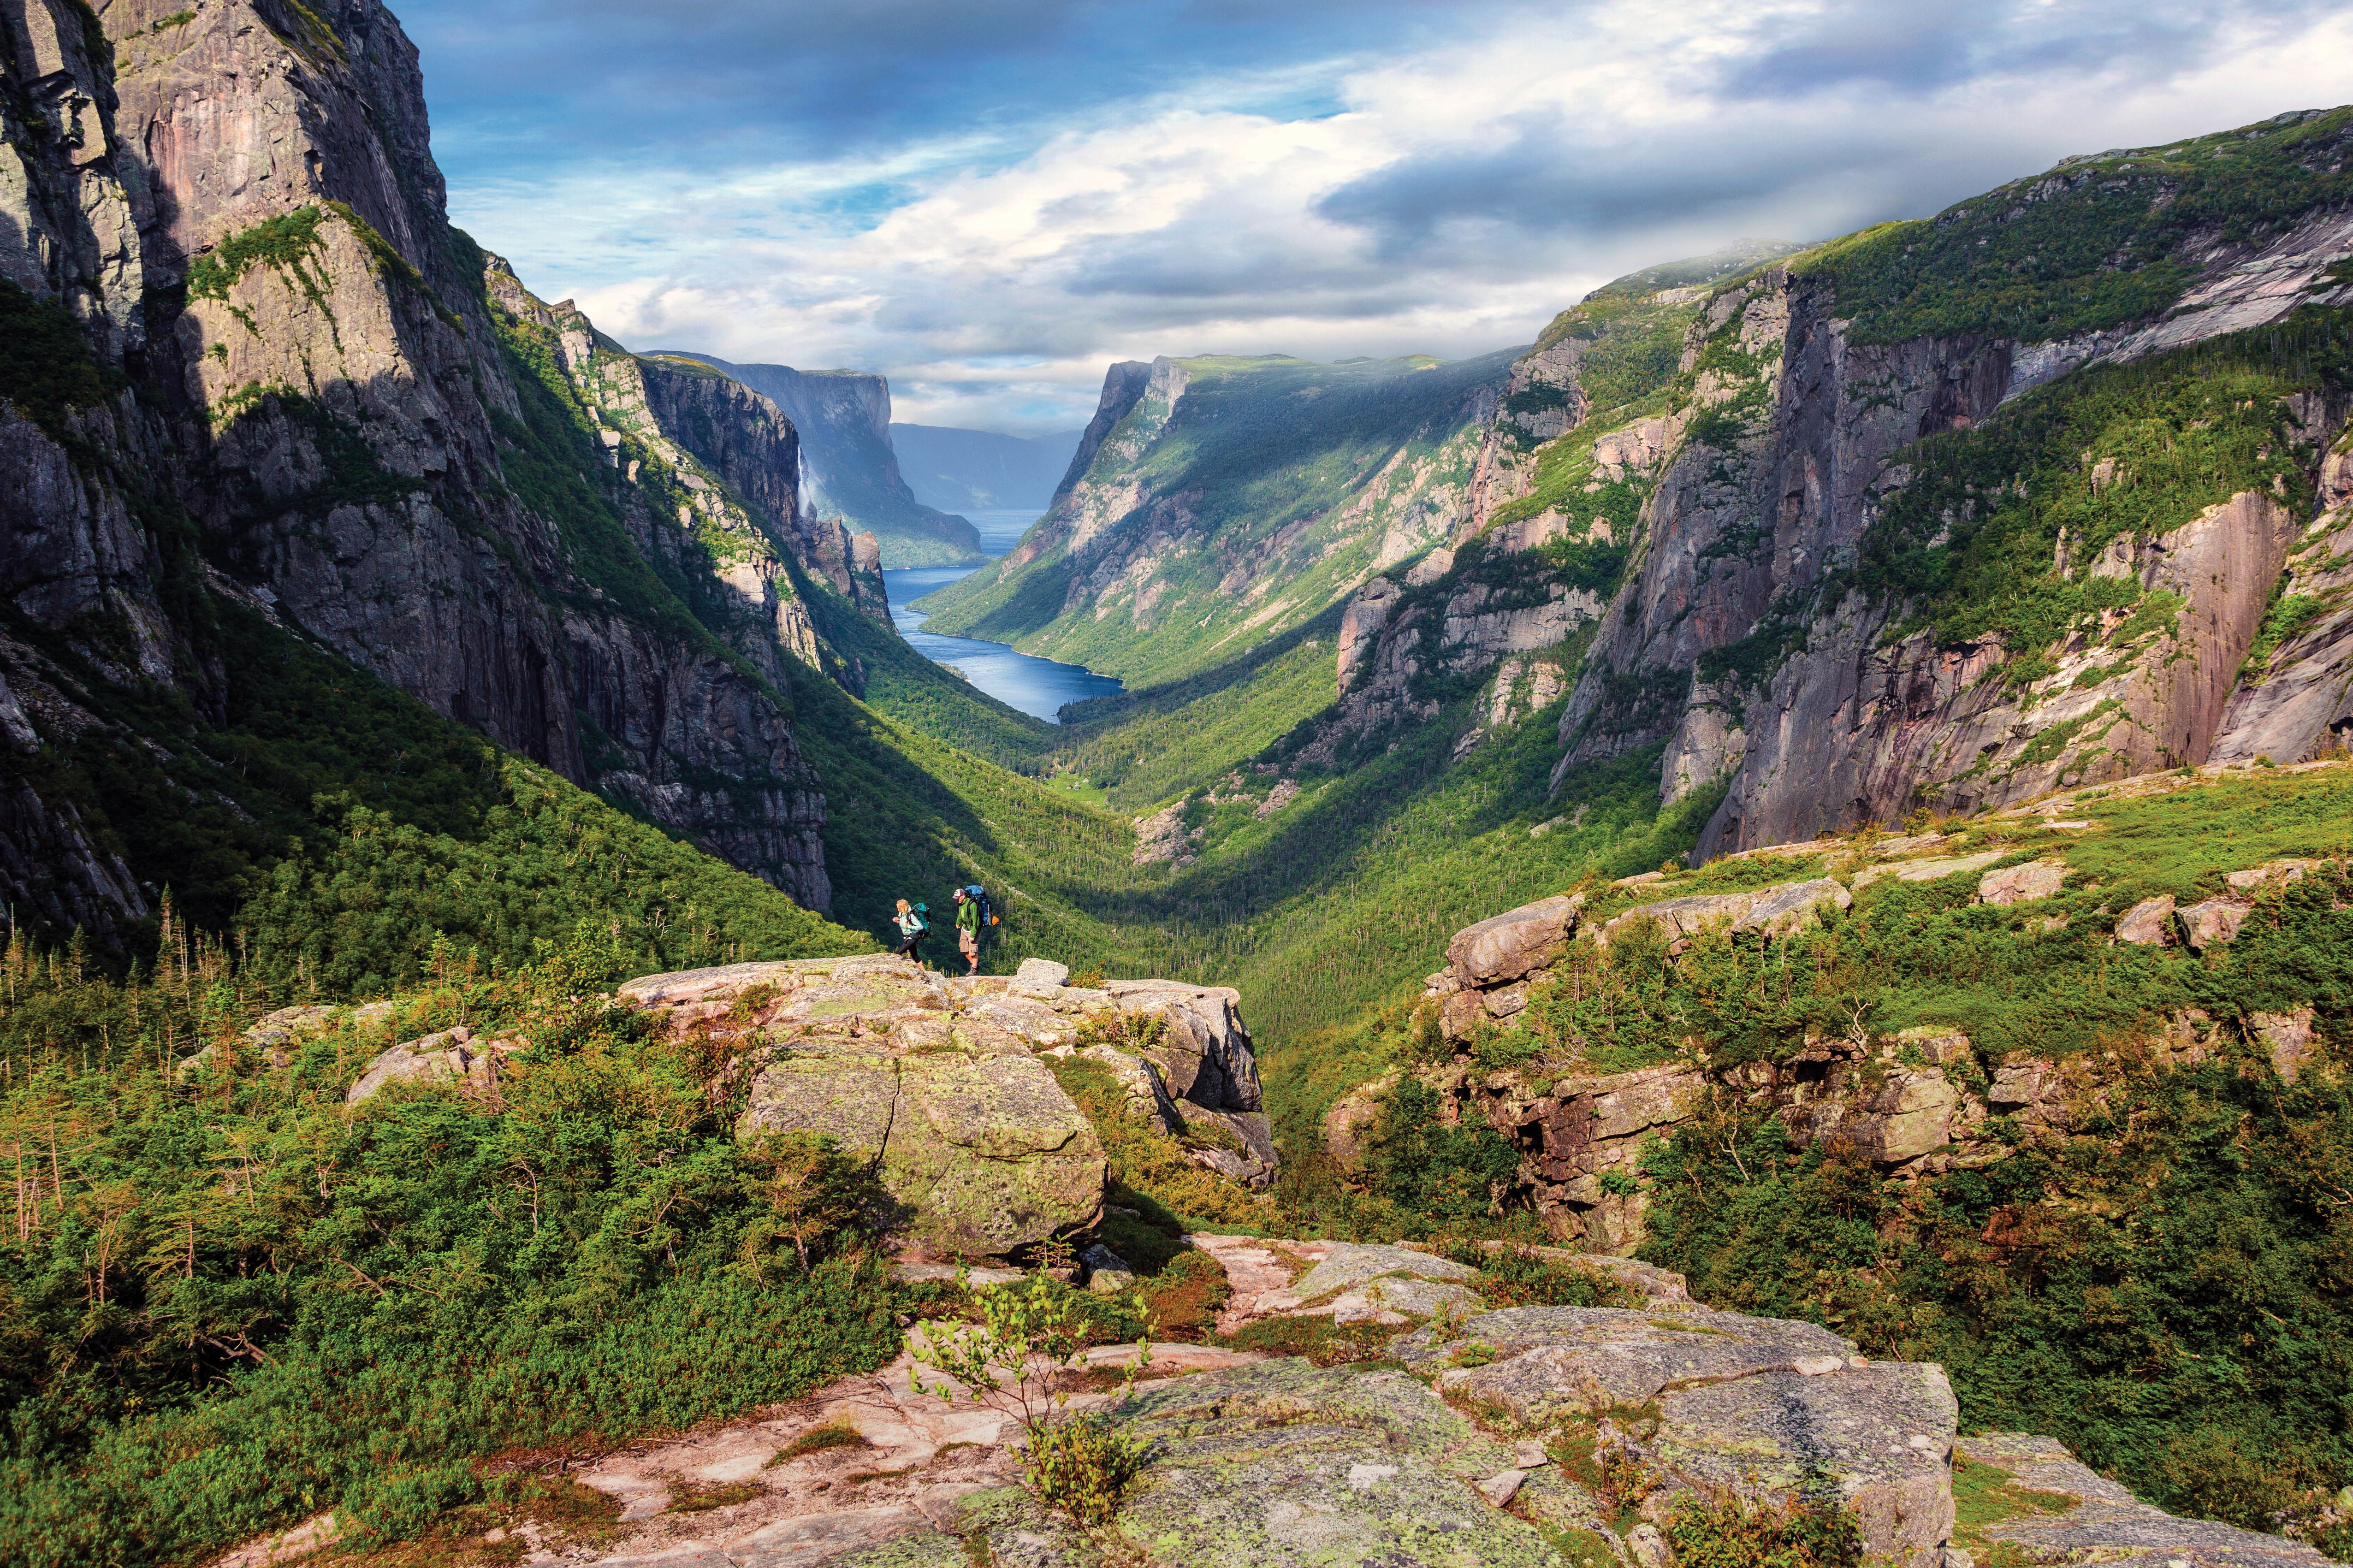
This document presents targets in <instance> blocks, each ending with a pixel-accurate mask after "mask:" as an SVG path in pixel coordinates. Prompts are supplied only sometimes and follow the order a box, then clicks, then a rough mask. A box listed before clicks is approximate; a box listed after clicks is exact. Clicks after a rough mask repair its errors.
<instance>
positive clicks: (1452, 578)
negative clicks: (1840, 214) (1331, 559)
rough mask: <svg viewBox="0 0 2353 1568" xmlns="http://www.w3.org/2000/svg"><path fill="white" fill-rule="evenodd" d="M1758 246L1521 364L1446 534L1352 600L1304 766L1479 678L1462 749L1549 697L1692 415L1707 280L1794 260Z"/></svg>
mask: <svg viewBox="0 0 2353 1568" xmlns="http://www.w3.org/2000/svg"><path fill="white" fill-rule="evenodd" d="M1788 248H1789V247H1786V246H1778V245H1774V244H1769V243H1767V242H1748V243H1745V244H1744V245H1743V246H1741V247H1737V248H1736V249H1733V250H1729V251H1724V252H1719V253H1716V254H1715V255H1711V256H1704V257H1696V258H1691V259H1689V260H1685V261H1680V262H1672V263H1669V264H1667V265H1665V266H1662V267H1654V268H1649V269H1647V270H1645V271H1642V272H1638V273H1634V274H1632V275H1630V276H1629V277H1626V278H1621V279H1618V280H1617V281H1615V282H1613V283H1610V284H1608V285H1605V286H1604V287H1603V288H1601V289H1596V290H1595V291H1594V292H1593V293H1592V294H1591V295H1590V296H1588V298H1587V299H1586V300H1584V301H1583V302H1582V303H1581V304H1579V305H1578V306H1577V307H1576V308H1575V309H1574V310H1567V311H1565V312H1563V313H1562V315H1561V316H1560V318H1559V319H1558V320H1556V321H1554V322H1553V323H1552V325H1551V326H1550V327H1548V328H1546V331H1545V333H1544V335H1543V337H1542V338H1541V339H1540V340H1539V341H1538V342H1537V343H1536V346H1535V348H1534V349H1532V350H1530V351H1529V352H1528V353H1526V354H1525V355H1523V356H1522V357H1521V358H1519V359H1518V360H1517V361H1515V362H1514V363H1513V365H1512V368H1511V371H1510V374H1509V375H1508V376H1507V378H1506V379H1505V381H1504V387H1503V395H1502V397H1501V398H1500V400H1499V401H1498V404H1497V406H1496V409H1495V413H1494V417H1493V420H1492V421H1491V422H1490V423H1489V424H1488V426H1486V427H1485V429H1484V430H1482V432H1481V433H1480V436H1479V444H1478V447H1477V452H1476V456H1475V458H1474V459H1473V461H1472V468H1471V475H1470V481H1469V485H1468V489H1467V497H1466V500H1467V504H1466V505H1465V506H1464V508H1463V509H1462V510H1461V512H1460V513H1459V514H1458V516H1457V517H1456V518H1455V520H1454V524H1453V527H1452V529H1451V531H1450V532H1449V533H1448V534H1447V535H1446V536H1445V538H1444V539H1443V540H1442V541H1439V542H1433V543H1432V545H1431V546H1430V548H1429V550H1428V551H1427V552H1426V553H1424V554H1421V555H1420V556H1419V557H1418V558H1417V559H1414V560H1413V561H1411V562H1410V563H1409V564H1408V565H1407V566H1406V567H1405V569H1404V570H1403V571H1401V572H1392V573H1389V574H1386V575H1383V576H1380V577H1376V578H1375V579H1374V580H1373V581H1372V582H1370V583H1368V584H1366V585H1365V587H1364V588H1363V590H1362V591H1361V592H1360V593H1359V594H1358V595H1356V598H1355V599H1354V600H1353V601H1352V602H1351V603H1350V604H1349V605H1348V608H1347V610H1346V612H1345V616H1344V617H1343V619H1342V623H1341V631H1340V637H1339V660H1338V673H1339V680H1340V692H1341V700H1340V702H1339V704H1338V705H1337V706H1336V707H1335V709H1334V710H1332V711H1331V712H1329V713H1327V714H1324V715H1323V716H1322V717H1321V718H1319V719H1318V720H1317V721H1315V722H1314V725H1313V726H1312V736H1311V738H1310V739H1309V740H1308V741H1307V742H1306V744H1305V746H1304V749H1303V752H1302V753H1301V754H1302V760H1303V761H1305V762H1309V763H1324V764H1325V765H1338V764H1341V763H1345V762H1347V761H1349V760H1350V759H1352V758H1354V757H1358V756H1362V755H1366V754H1368V753H1369V752H1371V751H1374V750H1377V748H1378V747H1380V746H1383V745H1386V744H1388V742H1390V741H1392V740H1393V739H1394V738H1395V736H1396V734H1397V732H1398V729H1399V727H1400V726H1402V725H1405V724H1408V723H1413V722H1424V721H1430V720H1432V719H1435V718H1436V717H1437V716H1438V715H1439V713H1440V711H1441V710H1443V709H1444V707H1445V705H1446V703H1447V701H1448V700H1450V699H1451V698H1454V697H1459V696H1461V694H1462V693H1463V692H1464V691H1465V690H1466V689H1481V688H1482V687H1483V688H1484V689H1483V691H1482V692H1481V695H1482V701H1481V703H1480V704H1479V707H1478V712H1477V715H1476V717H1475V719H1474V721H1473V723H1472V727H1471V728H1470V729H1469V730H1468V731H1465V732H1464V733H1463V735H1462V736H1461V739H1460V741H1459V742H1457V744H1458V751H1457V755H1458V757H1459V756H1460V755H1461V754H1463V753H1465V752H1468V751H1470V750H1471V749H1472V747H1474V746H1476V745H1478V744H1479V743H1480V742H1482V741H1483V740H1485V739H1486V738H1487V737H1488V736H1489V735H1491V734H1493V733H1494V732H1496V731H1500V730H1504V729H1507V728H1509V727H1510V726H1512V725H1514V724H1517V723H1519V722H1522V721H1525V720H1526V719H1527V718H1528V717H1529V716H1530V715H1532V714H1534V713H1535V712H1538V711H1541V710H1545V709H1546V708H1548V707H1550V706H1552V705H1553V704H1554V703H1556V701H1557V700H1559V699H1560V697H1561V695H1562V693H1563V692H1564V691H1566V690H1567V689H1568V686H1569V683H1570V682H1571V681H1572V680H1573V679H1575V678H1576V671H1577V666H1578V660H1579V658H1580V657H1581V656H1582V654H1583V652H1584V650H1585V648H1586V647H1588V644H1589V641H1590V637H1591V632H1590V629H1589V628H1591V626H1593V623H1594V622H1595V621H1596V620H1597V619H1599V617H1600V616H1602V614H1603V612H1604V610H1605V609H1606V608H1607V607H1608V606H1609V604H1610V602H1611V595H1612V594H1613V593H1614V592H1615V590H1616V589H1617V588H1618V586H1619V584H1620V580H1621V579H1622V577H1623V575H1624V573H1625V568H1626V564H1627V562H1628V560H1629V559H1630V548H1631V546H1632V544H1633V542H1634V538H1635V535H1636V532H1637V531H1638V528H1639V526H1640V521H1639V520H1640V516H1641V510H1642V507H1643V505H1644V504H1645V502H1646V501H1647V500H1649V499H1650V497H1651V492H1652V491H1653V490H1654V489H1655V488H1656V484H1657V479H1658V474H1659V470H1660V468H1661V464H1662V459H1663V458H1664V456H1665V454H1666V452H1667V450H1668V449H1669V447H1672V445H1673V443H1674V442H1675V440H1676V439H1678V438H1679V437H1680V434H1681V430H1682V426H1683V423H1685V421H1683V420H1681V419H1678V418H1676V417H1675V416H1673V413H1672V410H1671V408H1670V407H1669V400H1668V394H1667V390H1666V389H1667V385H1668V384H1669V383H1670V382H1671V381H1672V379H1673V377H1674V375H1675V373H1676V369H1677V367H1678V365H1679V363H1681V358H1682V354H1683V339H1684V337H1685V336H1686V334H1687V332H1688V330H1689V328H1690V326H1691V324H1692V322H1694V321H1696V320H1697V319H1698V316H1699V313H1700V310H1701V307H1702V303H1703V301H1704V300H1705V299H1706V296H1707V287H1706V286H1707V284H1708V283H1710V282H1712V281H1714V280H1716V279H1722V278H1725V277H1727V276H1732V275H1736V274H1738V273H1740V272H1742V271H1745V270H1747V269H1748V268H1752V267H1754V266H1756V265H1757V263H1758V262H1760V261H1761V260H1764V259H1767V258H1770V257H1772V256H1776V255H1779V254H1784V253H1786V252H1787V251H1788Z"/></svg>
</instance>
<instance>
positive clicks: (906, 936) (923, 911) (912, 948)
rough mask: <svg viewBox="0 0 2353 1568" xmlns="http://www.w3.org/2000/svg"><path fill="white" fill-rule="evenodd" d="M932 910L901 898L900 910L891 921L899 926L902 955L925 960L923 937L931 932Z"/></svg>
mask: <svg viewBox="0 0 2353 1568" xmlns="http://www.w3.org/2000/svg"><path fill="white" fill-rule="evenodd" d="M931 912H932V911H931V910H929V909H928V908H926V907H925V906H923V905H922V904H915V905H912V906H911V905H909V904H908V902H907V900H904V899H901V900H899V912H898V913H897V914H895V915H893V916H892V917H891V923H892V924H893V925H895V926H897V927H898V928H899V949H898V952H899V956H900V957H902V958H912V959H913V960H914V961H915V962H916V963H923V938H925V937H926V936H928V935H930V934H931V930H932V921H931Z"/></svg>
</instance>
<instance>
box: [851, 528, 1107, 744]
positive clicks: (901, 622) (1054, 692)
mask: <svg viewBox="0 0 2353 1568" xmlns="http://www.w3.org/2000/svg"><path fill="white" fill-rule="evenodd" d="M964 515H965V517H966V518H968V519H970V520H971V521H972V526H973V527H974V529H976V531H978V532H979V534H980V548H981V552H982V553H983V554H985V555H987V557H988V558H989V559H990V560H992V561H993V560H995V559H997V557H998V556H1000V555H1003V554H1005V553H1006V552H1008V551H1009V550H1011V549H1012V548H1013V547H1014V545H1015V544H1017V543H1018V542H1020V539H1021V535H1022V533H1023V532H1024V531H1026V530H1027V529H1028V528H1029V525H1030V524H1031V523H1033V522H1035V521H1038V513H1036V512H1034V511H967V512H965V514H964ZM974 570H975V568H973V567H970V566H914V567H908V568H906V569H904V570H902V571H898V572H885V573H883V574H882V586H883V590H884V592H886V593H887V594H889V595H890V596H891V624H892V626H897V627H898V628H899V635H900V636H902V637H905V638H906V639H907V646H908V647H912V648H913V649H914V650H915V651H916V652H917V653H920V654H922V655H923V657H924V658H928V659H930V660H931V661H932V662H933V663H934V664H944V665H945V666H947V667H948V668H951V669H955V670H959V671H961V672H962V673H963V675H964V677H965V679H967V680H969V681H971V682H972V683H973V684H974V685H975V686H976V687H978V688H979V689H981V690H983V691H986V692H987V693H988V694H989V695H990V696H991V697H994V698H996V699H997V700H998V701H999V702H1002V703H1005V704H1006V705H1007V706H1008V707H1013V708H1018V709H1019V710H1021V711H1023V712H1024V713H1031V714H1035V715H1036V716H1037V717H1039V718H1040V719H1043V720H1045V721H1047V722H1048V723H1050V724H1059V723H1060V722H1061V717H1060V715H1061V711H1062V704H1064V703H1065V702H1082V701H1084V700H1086V699H1088V698H1090V697H1107V696H1109V695H1110V694H1111V693H1113V692H1114V691H1117V690H1120V689H1122V688H1121V684H1120V682H1119V681H1118V680H1117V679H1114V678H1113V677H1112V676H1108V675H1097V674H1096V673H1095V672H1094V671H1093V670H1091V669H1087V668H1083V667H1082V666H1080V665H1075V664H1057V663H1056V662H1055V661H1054V660H1052V659H1050V658H1037V657H1036V656H1035V655H1032V654H1026V653H1017V652H1015V651H1014V650H1013V649H1012V648H1009V647H1006V646H1005V645H1004V644H1003V643H1000V642H981V641H979V640H978V639H976V638H973V637H940V636H938V635H936V634H934V633H932V632H927V631H925V630H923V623H924V622H925V621H927V620H929V619H931V617H930V616H927V615H925V614H923V612H922V611H921V610H913V609H910V608H908V606H909V605H912V604H913V603H914V602H915V601H916V600H917V599H920V598H922V597H923V595H926V594H928V593H931V592H932V591H933V590H934V589H935V588H944V587H946V586H947V585H948V584H951V583H955V582H960V581H961V580H963V579H964V578H965V577H968V576H970V575H971V574H972V573H973V572H974Z"/></svg>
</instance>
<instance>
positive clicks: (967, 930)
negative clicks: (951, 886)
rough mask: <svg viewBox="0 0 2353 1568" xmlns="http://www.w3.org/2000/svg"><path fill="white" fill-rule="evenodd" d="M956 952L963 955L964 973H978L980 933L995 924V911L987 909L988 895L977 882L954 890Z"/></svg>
mask: <svg viewBox="0 0 2353 1568" xmlns="http://www.w3.org/2000/svg"><path fill="white" fill-rule="evenodd" d="M955 906H956V912H955V927H956V951H957V952H960V953H962V954H964V961H965V973H966V974H968V975H969V974H977V973H980V933H981V932H982V931H985V930H987V928H988V927H990V926H993V925H995V924H996V923H997V911H996V910H992V909H990V908H989V907H988V894H987V892H986V891H984V890H983V889H982V888H981V885H980V884H979V883H977V882H975V883H973V884H972V885H971V886H970V887H967V888H958V889H956V890H955Z"/></svg>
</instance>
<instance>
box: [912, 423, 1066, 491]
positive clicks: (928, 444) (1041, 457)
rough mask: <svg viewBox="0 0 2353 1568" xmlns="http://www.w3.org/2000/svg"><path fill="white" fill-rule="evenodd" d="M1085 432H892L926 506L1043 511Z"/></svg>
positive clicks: (920, 428) (924, 428)
mask: <svg viewBox="0 0 2353 1568" xmlns="http://www.w3.org/2000/svg"><path fill="white" fill-rule="evenodd" d="M1079 436H1080V432H1079V431H1076V430H1065V431H1058V432H1056V433H1055V434H1053V435H1050V436H1006V435H1000V434H999V433H997V432H996V431H994V430H959V429H956V428H955V427H953V426H944V425H902V424H897V423H893V424H892V426H891V446H892V450H893V451H895V452H897V453H898V455H899V471H900V472H901V473H902V474H903V475H905V476H906V479H907V488H908V489H909V490H910V491H912V492H913V494H914V497H915V499H916V500H920V501H922V502H923V504H924V505H925V506H935V507H938V508H940V509H942V510H949V511H953V510H956V509H957V508H960V507H971V508H987V509H989V510H999V509H1002V510H1013V509H1015V508H1019V507H1034V508H1035V509H1037V510H1039V511H1043V510H1046V508H1048V507H1049V506H1051V505H1052V504H1053V501H1054V487H1055V486H1056V485H1058V484H1060V482H1061V478H1062V475H1063V474H1064V473H1065V472H1066V471H1067V470H1068V469H1069V468H1070V466H1071V453H1072V452H1073V451H1075V450H1076V449H1077V447H1078V444H1079Z"/></svg>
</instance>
